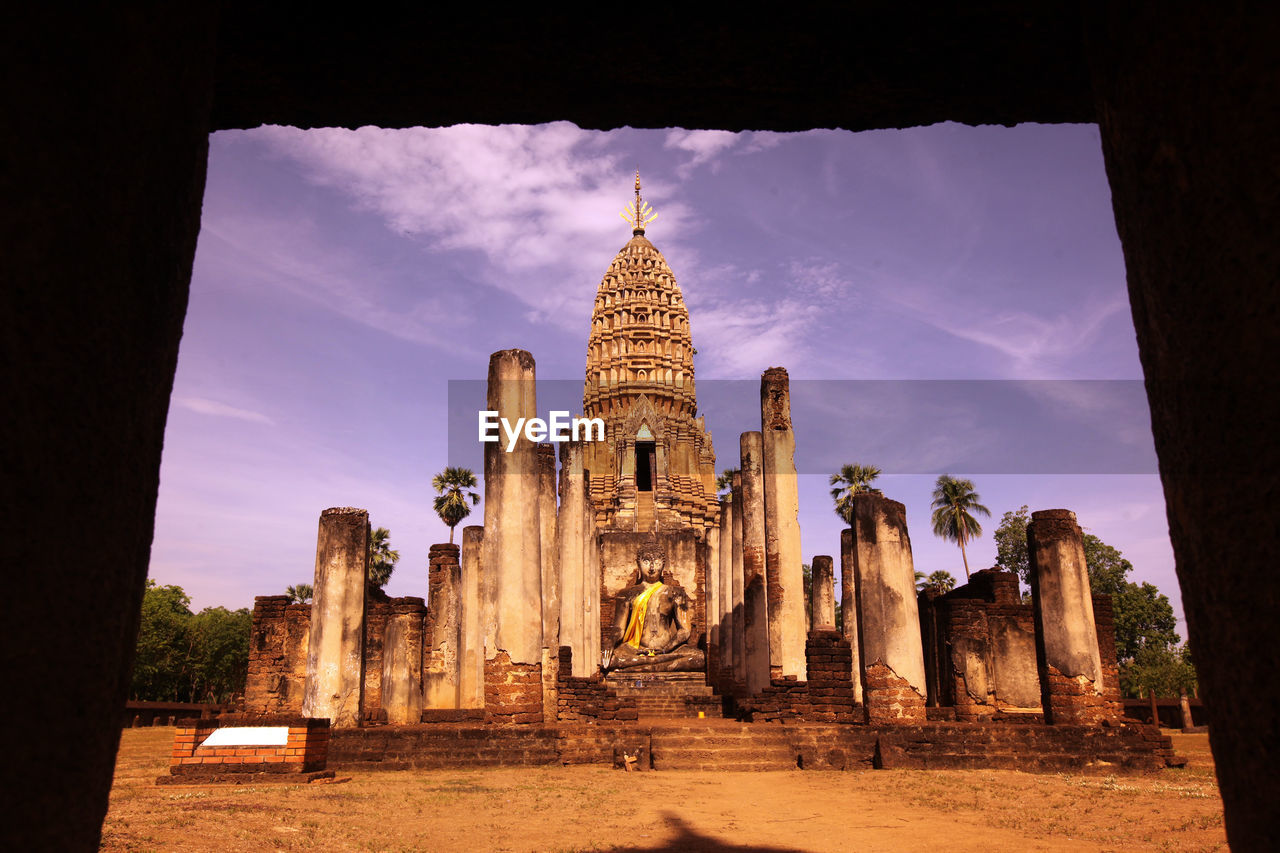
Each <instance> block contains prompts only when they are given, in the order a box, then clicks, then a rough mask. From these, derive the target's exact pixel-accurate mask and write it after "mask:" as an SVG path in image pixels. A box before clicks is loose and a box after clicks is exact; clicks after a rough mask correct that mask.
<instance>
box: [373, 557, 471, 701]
mask: <svg viewBox="0 0 1280 853" xmlns="http://www.w3.org/2000/svg"><path fill="white" fill-rule="evenodd" d="M455 562H456V557H455ZM426 619H427V608H426V607H425V606H424V604H423V601H422V599H421V598H397V599H394V600H393V601H392V604H391V613H390V615H389V616H388V617H387V627H386V629H385V633H384V634H383V637H382V710H383V711H385V712H386V714H387V722H388V723H390V724H391V725H393V726H405V725H416V724H417V723H420V722H422V708H423V702H424V701H425V697H424V696H423V686H424V683H423V668H422V646H423V627H424V624H425V623H426ZM455 663H456V658H455ZM455 675H456V672H455ZM452 698H453V700H454V701H455V702H456V699H457V683H456V679H455V683H454V685H453V692H452ZM432 707H448V708H453V707H457V706H456V704H454V705H444V706H432Z"/></svg>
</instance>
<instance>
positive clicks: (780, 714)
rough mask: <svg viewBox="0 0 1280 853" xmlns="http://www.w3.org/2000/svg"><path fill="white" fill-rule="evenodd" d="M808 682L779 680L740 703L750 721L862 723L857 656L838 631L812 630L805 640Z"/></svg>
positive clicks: (744, 715) (741, 711) (789, 679)
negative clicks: (855, 683) (855, 669)
mask: <svg viewBox="0 0 1280 853" xmlns="http://www.w3.org/2000/svg"><path fill="white" fill-rule="evenodd" d="M805 658H806V660H805V665H806V670H807V671H808V674H809V680H808V681H800V680H798V679H795V678H776V679H774V680H773V681H772V683H770V685H769V686H768V687H766V688H765V689H764V690H762V691H761V692H760V694H759V695H757V696H752V697H749V698H743V699H740V700H738V709H739V712H740V714H741V715H742V717H743V718H744V719H746V720H750V721H765V722H780V721H785V720H799V721H802V722H812V723H862V722H864V721H865V719H864V714H863V711H862V709H861V708H860V707H859V703H858V702H857V701H856V700H855V699H854V695H853V653H852V650H851V649H850V647H849V641H848V640H846V639H845V638H844V637H843V636H841V634H840V632H839V631H837V630H835V629H834V628H831V629H828V630H817V631H811V632H810V633H809V636H808V638H807V640H806V641H805Z"/></svg>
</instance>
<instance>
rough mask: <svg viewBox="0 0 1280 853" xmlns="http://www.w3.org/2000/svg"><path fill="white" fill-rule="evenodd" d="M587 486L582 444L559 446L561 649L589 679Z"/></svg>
mask: <svg viewBox="0 0 1280 853" xmlns="http://www.w3.org/2000/svg"><path fill="white" fill-rule="evenodd" d="M586 503H587V498H586V482H585V480H584V479H583V472H582V444H581V443H579V442H573V441H567V442H565V443H563V444H561V445H560V516H559V518H558V519H557V521H556V539H557V544H558V545H559V555H558V557H557V568H558V569H559V572H560V645H562V646H568V647H569V648H570V649H572V650H573V675H574V676H575V677H577V678H583V677H585V676H587V675H590V674H591V673H590V670H588V668H587V667H588V664H589V662H590V660H591V657H590V656H589V655H588V654H587V639H586V624H585V621H584V619H583V612H584V610H585V604H584V600H583V588H582V562H583V560H584V559H585V557H586V542H585V541H584V536H585V530H586V524H587V519H586Z"/></svg>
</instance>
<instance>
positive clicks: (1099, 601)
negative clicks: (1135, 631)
mask: <svg viewBox="0 0 1280 853" xmlns="http://www.w3.org/2000/svg"><path fill="white" fill-rule="evenodd" d="M1093 621H1094V624H1095V625H1097V628H1098V656H1099V657H1100V658H1101V659H1102V698H1103V700H1104V701H1105V703H1106V709H1107V712H1108V714H1109V715H1110V716H1111V717H1112V718H1113V719H1118V718H1119V717H1121V716H1123V715H1124V698H1123V697H1122V696H1121V695H1120V664H1119V662H1118V661H1117V660H1116V618H1115V606H1114V603H1113V602H1112V600H1111V596H1110V595H1105V594H1104V595H1095V596H1093Z"/></svg>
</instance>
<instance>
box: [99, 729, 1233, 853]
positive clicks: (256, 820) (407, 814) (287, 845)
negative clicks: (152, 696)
mask: <svg viewBox="0 0 1280 853" xmlns="http://www.w3.org/2000/svg"><path fill="white" fill-rule="evenodd" d="M172 737H173V729H167V728H157V729H130V730H126V731H125V732H124V738H123V740H122V743H121V747H120V756H119V759H118V764H117V768H116V781H115V786H114V787H113V788H112V792H111V809H110V813H109V814H108V816H107V821H106V824H105V825H104V827H103V849H105V850H160V849H164V850H214V851H218V853H234V852H235V851H250V850H253V851H257V850H270V849H281V850H370V851H375V850H376V851H383V850H386V851H400V850H539V851H542V850H550V851H585V850H615V849H634V850H699V849H701V850H733V849H747V848H766V849H776V850H783V849H786V850H815V851H816V850H849V849H858V850H871V851H874V850H886V851H887V850H903V849H930V850H935V851H949V850H975V851H976V850H981V851H984V853H994V851H1002V850H1019V851H1021V850H1082V849H1083V850H1120V849H1123V850H1126V851H1128V850H1180V851H1183V850H1219V849H1225V848H1226V838H1225V835H1224V833H1223V828H1222V803H1221V800H1220V799H1219V796H1218V788H1217V784H1216V782H1215V779H1214V775H1213V764H1212V758H1211V756H1210V754H1209V747H1208V737H1207V736H1206V735H1175V737H1174V740H1175V745H1176V746H1177V748H1178V750H1179V751H1180V752H1182V753H1183V754H1184V755H1187V756H1188V757H1189V758H1190V759H1191V763H1190V765H1189V766H1188V767H1187V768H1185V769H1182V770H1164V771H1161V772H1160V773H1157V774H1152V775H1145V776H1074V775H1066V774H1057V775H1036V774H1028V773H1019V772H1014V771H1004V770H984V771H907V770H901V771H876V772H873V771H867V772H861V773H824V772H814V771H803V772H802V771H794V772H780V773H685V772H666V773H661V772H655V773H638V774H635V773H633V774H627V773H621V772H618V771H614V770H609V769H605V768H596V767H573V768H560V767H553V768H520V769H510V770H455V771H407V772H385V773H356V774H353V775H354V778H353V779H352V781H351V782H348V783H345V784H340V785H306V786H304V785H297V786H261V787H212V786H211V787H203V788H173V787H156V786H155V785H154V784H153V782H154V779H155V777H156V776H158V775H160V774H162V773H164V772H166V770H167V763H166V762H167V757H166V756H167V754H168V751H169V747H170V742H171V740H172Z"/></svg>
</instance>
